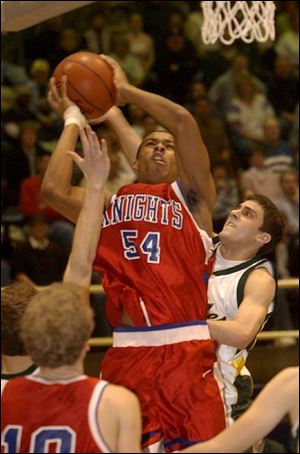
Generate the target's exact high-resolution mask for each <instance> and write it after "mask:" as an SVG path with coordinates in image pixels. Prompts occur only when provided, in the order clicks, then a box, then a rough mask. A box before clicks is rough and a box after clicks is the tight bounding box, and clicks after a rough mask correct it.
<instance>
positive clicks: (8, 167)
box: [1, 121, 43, 208]
mask: <svg viewBox="0 0 300 454" xmlns="http://www.w3.org/2000/svg"><path fill="white" fill-rule="evenodd" d="M38 130H39V125H38V123H36V122H35V121H24V122H23V123H21V124H20V125H19V131H18V140H17V141H16V142H15V144H14V145H13V146H12V145H9V144H6V145H5V147H4V148H3V150H2V154H1V164H2V188H3V192H4V193H3V207H4V208H6V207H10V206H14V207H17V206H18V205H19V197H20V185H21V181H22V180H23V179H24V178H28V177H29V176H33V175H35V173H36V156H37V154H39V153H40V152H42V151H43V149H42V147H41V145H40V144H39V142H38Z"/></svg>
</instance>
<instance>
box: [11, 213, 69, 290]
mask: <svg viewBox="0 0 300 454" xmlns="http://www.w3.org/2000/svg"><path fill="white" fill-rule="evenodd" d="M66 258H67V256H66V254H65V253H64V250H63V248H62V246H61V245H60V244H59V243H56V242H54V241H52V240H50V239H49V236H48V222H47V219H46V218H45V217H44V216H42V215H35V216H32V217H31V218H30V219H29V221H28V237H27V238H26V240H25V242H24V243H20V244H18V245H17V246H16V247H15V250H14V251H13V256H12V274H13V277H14V278H15V280H16V281H17V282H28V283H29V284H32V285H49V284H51V283H52V282H58V281H61V280H62V277H63V272H64V269H65V267H66Z"/></svg>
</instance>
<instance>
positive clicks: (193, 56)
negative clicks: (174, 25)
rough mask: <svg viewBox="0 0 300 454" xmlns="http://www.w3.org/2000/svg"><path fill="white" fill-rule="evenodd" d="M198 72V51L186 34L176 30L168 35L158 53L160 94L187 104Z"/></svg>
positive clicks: (157, 69) (157, 67)
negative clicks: (192, 82) (190, 88)
mask: <svg viewBox="0 0 300 454" xmlns="http://www.w3.org/2000/svg"><path fill="white" fill-rule="evenodd" d="M197 70H198V65H197V53H196V50H195V48H194V47H193V45H192V43H191V42H190V41H189V40H188V39H187V38H186V37H185V35H184V33H183V32H180V31H177V30H176V31H173V32H170V33H169V34H167V35H166V36H165V38H164V41H163V42H162V44H161V46H160V47H159V48H158V49H157V51H156V61H155V67H154V72H155V73H156V74H157V78H158V80H157V90H158V92H159V93H161V94H163V95H164V96H166V97H168V98H169V99H171V100H173V101H175V102H178V103H179V104H184V103H186V100H187V95H188V90H189V86H190V84H191V81H192V80H193V78H194V76H195V75H196V73H197Z"/></svg>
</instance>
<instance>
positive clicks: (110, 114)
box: [89, 106, 120, 125]
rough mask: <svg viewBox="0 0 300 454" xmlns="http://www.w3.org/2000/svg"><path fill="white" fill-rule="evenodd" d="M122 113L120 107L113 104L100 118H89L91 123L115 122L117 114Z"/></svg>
mask: <svg viewBox="0 0 300 454" xmlns="http://www.w3.org/2000/svg"><path fill="white" fill-rule="evenodd" d="M119 115H120V109H119V108H118V107H117V106H112V107H111V108H110V109H109V110H108V111H107V112H106V113H105V114H104V115H101V117H99V118H95V119H94V120H89V123H90V124H91V125H99V124H100V123H103V122H104V121H107V122H110V121H111V122H113V120H114V118H115V117H116V116H119Z"/></svg>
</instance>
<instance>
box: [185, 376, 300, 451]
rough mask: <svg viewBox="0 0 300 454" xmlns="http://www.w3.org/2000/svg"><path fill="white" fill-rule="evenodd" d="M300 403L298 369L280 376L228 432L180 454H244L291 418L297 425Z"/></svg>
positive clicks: (263, 391)
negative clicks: (210, 453)
mask: <svg viewBox="0 0 300 454" xmlns="http://www.w3.org/2000/svg"><path fill="white" fill-rule="evenodd" d="M298 400H299V368H298V367H297V368H287V369H285V370H283V371H281V372H280V373H279V374H277V375H276V376H275V377H274V378H273V379H272V380H271V381H270V382H269V383H268V384H267V385H266V386H265V388H264V389H263V390H262V391H261V392H260V394H259V395H258V397H257V398H256V399H255V401H254V403H253V404H252V405H251V407H250V408H249V410H247V411H246V413H244V414H243V415H242V416H241V417H240V418H239V419H238V420H237V421H236V422H234V423H233V424H232V426H230V427H229V428H228V429H226V430H224V431H223V432H221V433H220V434H219V435H217V436H216V437H214V438H212V439H211V440H209V441H207V442H204V443H197V444H195V445H193V446H191V447H190V448H187V449H184V450H183V451H181V452H206V453H208V452H223V453H224V452H243V451H245V450H246V449H248V448H249V447H250V446H251V445H252V444H253V443H255V442H256V441H258V440H260V439H261V438H263V437H264V436H266V435H267V434H268V433H270V432H271V430H272V429H273V428H274V427H275V426H276V425H277V424H278V423H279V422H280V421H281V419H282V418H283V417H284V416H285V415H286V414H289V415H290V417H292V423H295V422H296V417H297V415H296V414H295V413H296V412H298V418H299V410H298Z"/></svg>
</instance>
